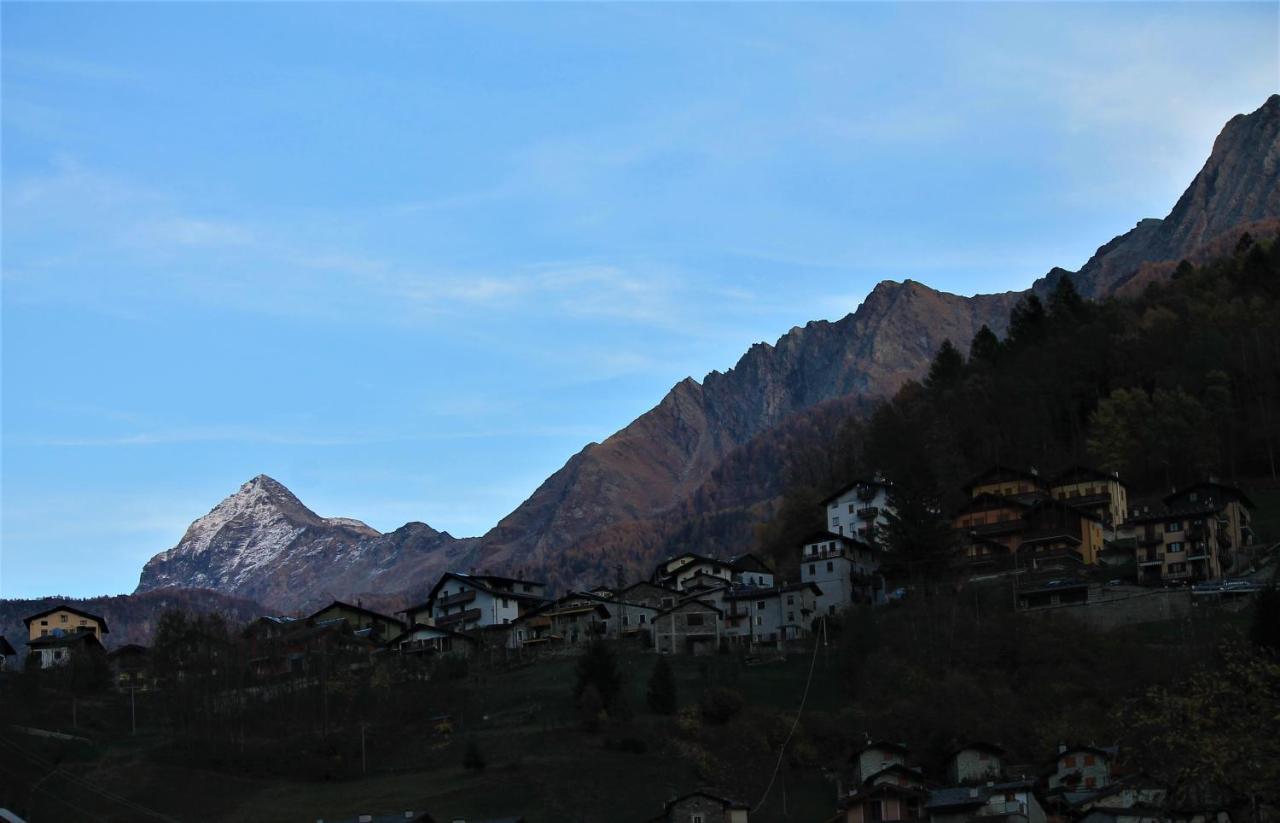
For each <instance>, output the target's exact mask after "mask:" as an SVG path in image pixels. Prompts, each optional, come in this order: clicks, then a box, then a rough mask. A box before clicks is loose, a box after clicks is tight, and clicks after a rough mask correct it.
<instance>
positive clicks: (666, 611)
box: [653, 598, 724, 620]
mask: <svg viewBox="0 0 1280 823" xmlns="http://www.w3.org/2000/svg"><path fill="white" fill-rule="evenodd" d="M695 605H696V606H705V607H706V608H708V609H711V611H713V612H715V613H716V614H719V615H723V614H724V612H723V611H721V610H720V608H719V607H717V606H716V605H715V604H714V603H708V602H707V601H705V600H698V599H697V598H689V599H687V600H682V601H680V602H679V603H677V604H676V605H674V606H672V607H671V608H669V609H663V610H662V611H660V612H658V613H657V614H655V615H654V616H653V618H654V619H655V620H657V619H658V618H659V617H662V616H663V615H664V614H671V613H672V612H678V611H681V610H683V609H685V608H687V607H689V606H695Z"/></svg>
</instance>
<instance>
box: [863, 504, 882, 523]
mask: <svg viewBox="0 0 1280 823" xmlns="http://www.w3.org/2000/svg"><path fill="white" fill-rule="evenodd" d="M879 514H880V509H879V508H877V507H875V506H863V507H862V508H860V509H858V517H860V518H862V519H863V520H874V519H875V518H876V516H877V515H879Z"/></svg>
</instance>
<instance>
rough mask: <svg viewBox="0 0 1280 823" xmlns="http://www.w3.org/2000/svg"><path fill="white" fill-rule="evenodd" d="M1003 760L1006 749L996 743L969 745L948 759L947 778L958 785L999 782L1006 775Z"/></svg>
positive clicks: (957, 750) (953, 753)
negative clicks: (989, 781)
mask: <svg viewBox="0 0 1280 823" xmlns="http://www.w3.org/2000/svg"><path fill="white" fill-rule="evenodd" d="M1003 758H1004V749H1002V748H1000V747H999V746H997V745H995V744H994V743H983V742H974V743H968V744H966V745H964V746H961V747H960V748H959V749H956V750H955V751H954V752H952V753H951V756H950V757H948V758H947V777H948V779H950V781H951V782H952V783H955V784H957V785H958V784H961V783H977V782H983V781H987V780H998V779H999V778H1000V777H1001V776H1003V774H1004V763H1003Z"/></svg>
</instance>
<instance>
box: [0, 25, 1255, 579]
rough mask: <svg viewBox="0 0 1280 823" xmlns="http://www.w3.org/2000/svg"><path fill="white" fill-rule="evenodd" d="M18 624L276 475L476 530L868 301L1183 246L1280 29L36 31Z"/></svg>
mask: <svg viewBox="0 0 1280 823" xmlns="http://www.w3.org/2000/svg"><path fill="white" fill-rule="evenodd" d="M0 9H2V10H0V14H2V15H3V21H2V22H3V44H2V45H3V55H2V57H0V60H2V61H3V63H2V69H3V82H2V89H0V90H2V100H0V102H2V104H3V169H2V171H3V250H2V251H3V258H2V263H3V281H2V285H3V314H2V321H3V386H2V388H3V477H2V479H3V488H2V491H0V505H2V512H0V514H2V517H3V523H2V533H0V537H2V539H3V545H2V547H0V552H2V553H0V596H5V597H24V596H36V595H42V594H52V593H63V594H72V595H91V594H101V593H114V592H121V591H129V590H132V588H133V587H134V585H136V582H137V576H138V572H139V570H140V569H141V566H142V564H143V563H144V562H145V561H146V559H147V558H148V557H150V556H151V555H152V554H153V553H155V552H157V551H161V550H163V549H166V548H168V547H170V546H172V545H173V544H174V543H176V542H177V540H178V539H179V537H180V536H181V534H182V531H183V529H184V528H185V527H186V525H187V524H188V523H189V522H190V521H191V520H193V519H195V518H196V517H199V516H200V515H202V514H204V513H205V512H207V511H208V510H209V509H210V508H211V507H212V506H213V505H215V504H216V503H217V502H218V500H220V499H221V498H222V497H224V496H225V495H226V494H228V493H230V492H232V491H234V490H235V489H236V488H237V487H238V486H239V484H240V483H242V482H244V481H245V480H247V479H249V478H250V477H252V476H254V475H256V474H258V473H267V474H270V475H272V476H273V477H275V478H277V479H278V480H280V481H282V482H284V483H285V484H286V485H288V486H289V487H290V488H292V489H293V490H294V491H295V493H297V494H298V495H299V496H300V497H301V498H302V500H303V501H304V502H306V503H307V504H308V505H310V506H311V507H312V508H313V509H315V510H316V511H318V512H319V513H320V514H323V515H343V516H351V517H358V518H361V519H364V520H366V521H367V522H369V523H370V524H371V525H373V526H375V527H377V528H380V529H384V530H386V529H392V528H395V527H396V526H399V525H401V524H402V523H404V522H406V521H409V520H423V521H425V522H428V523H430V524H432V525H433V526H435V527H437V528H440V529H447V530H449V531H450V532H452V533H454V534H455V535H474V534H480V533H483V532H484V531H485V530H487V529H488V528H489V527H490V526H492V525H493V524H494V523H495V522H497V520H498V519H499V518H500V517H502V516H503V515H505V514H506V513H507V512H509V511H510V510H512V509H513V508H514V507H515V506H516V505H518V504H519V503H520V502H521V501H522V500H523V499H524V498H525V497H527V496H528V494H529V493H531V492H532V491H533V489H534V488H535V487H536V486H537V484H538V483H539V482H540V481H541V480H542V479H544V478H545V477H546V476H547V475H549V474H550V473H551V472H553V471H554V470H556V469H557V468H559V467H560V466H561V465H562V464H563V462H564V461H565V460H566V459H567V458H568V457H569V456H570V455H572V454H573V453H574V452H576V451H578V450H579V449H580V448H582V446H583V445H585V444H586V443H588V442H590V441H593V440H594V441H599V440H602V439H604V438H605V437H607V436H608V435H609V434H611V433H612V432H614V431H616V430H617V429H618V428H620V427H622V426H624V425H625V424H626V423H627V422H628V421H630V420H631V419H633V418H634V417H636V416H637V415H638V414H640V413H642V412H643V411H645V410H646V409H648V408H650V407H651V406H652V405H653V404H655V403H656V402H657V401H658V400H659V399H660V398H661V396H662V395H663V393H664V392H665V391H666V390H667V389H668V388H669V387H670V386H671V385H672V384H673V383H675V382H677V381H679V380H680V379H682V378H684V377H685V376H689V375H692V376H694V377H696V378H701V377H702V375H704V374H705V373H706V372H708V371H710V370H712V369H725V368H728V367H729V366H731V365H733V363H734V362H735V361H736V359H737V357H738V356H739V355H740V354H741V353H742V352H743V351H745V350H746V349H747V347H748V346H749V345H750V344H751V343H753V342H756V341H761V340H766V341H773V340H775V339H776V338H777V337H778V336H779V335H781V334H783V333H785V332H786V331H787V330H788V329H790V328H791V327H793V326H796V325H801V324H803V323H804V322H806V321H808V320H812V319H818V318H829V319H835V318H839V317H841V316H843V315H845V314H846V313H848V312H850V311H852V310H853V309H855V308H856V307H857V305H858V304H859V302H861V299H862V298H863V296H864V295H865V294H866V293H867V291H868V290H869V289H870V288H871V287H872V286H873V285H874V284H875V283H876V282H878V281H879V280H883V279H890V278H891V279H902V278H906V277H910V278H913V279H917V280H920V281H923V282H925V283H928V284H930V285H933V286H935V287H938V288H942V289H946V290H949V291H955V292H959V293H965V294H971V293H975V292H985V291H1001V290H1007V289H1017V288H1023V287H1025V286H1026V285H1027V284H1029V283H1030V281H1031V280H1032V279H1033V278H1035V277H1037V276H1039V275H1041V274H1043V273H1044V272H1045V271H1047V270H1048V269H1049V268H1050V267H1051V266H1054V265H1062V266H1067V267H1072V268H1074V267H1078V266H1079V265H1080V264H1081V263H1083V262H1084V261H1085V259H1087V257H1088V256H1089V255H1090V254H1091V253H1092V252H1093V250H1094V249H1095V248H1096V247H1097V246H1098V245H1100V244H1101V243H1103V242H1105V241H1106V240H1108V239H1110V238H1111V237H1112V236H1113V235H1115V234H1118V233H1120V232H1122V231H1124V230H1126V229H1128V228H1129V227H1130V226H1132V225H1133V224H1134V223H1135V222H1136V221H1137V220H1138V219H1140V218H1143V217H1150V216H1163V215H1164V214H1166V213H1167V212H1168V210H1169V208H1170V206H1171V205H1172V204H1173V202H1174V201H1175V200H1176V198H1177V196H1178V195H1179V194H1180V193H1181V192H1182V190H1183V188H1184V187H1185V186H1186V184H1187V183H1188V182H1189V181H1190V179H1191V177H1192V176H1193V175H1194V173H1195V172H1196V170H1197V169H1198V168H1199V166H1200V164H1201V163H1202V162H1203V160H1204V158H1205V156H1206V155H1207V154H1208V151H1209V149H1210V147H1211V145H1212V141H1213V138H1214V136H1215V135H1216V134H1217V132H1218V130H1219V129H1220V128H1221V126H1222V124H1223V123H1224V122H1225V121H1226V120H1227V119H1228V118H1229V117H1230V116H1232V115H1234V114H1236V113H1238V112H1244V111H1252V110H1253V109H1255V108H1257V107H1258V106H1259V105H1261V103H1262V102H1263V100H1264V99H1265V98H1266V96H1267V95H1268V94H1270V93H1272V92H1275V91H1276V90H1277V89H1280V76H1278V72H1280V56H1278V55H1277V35H1278V28H1277V27H1278V19H1277V6H1276V5H1275V4H1274V3H1256V4H1248V5H1234V4H1179V5H1159V4H1136V3H1135V4H1114V5H1108V4H1079V5H1072V4H1051V5H1015V4H971V5H970V4H950V5H928V4H911V5H877V4H853V5H785V6H782V5H727V4H726V5H697V6H694V5H536V6H534V5H500V4H492V5H488V4H486V5H408V4H404V5H371V4H368V5H358V6H356V5H340V4H325V5H301V4H274V5H250V4H243V5H238V4H218V5H195V4H190V5H188V4H144V5H119V4H83V5H66V4H29V5H28V4H17V3H5V4H3V6H2V7H0Z"/></svg>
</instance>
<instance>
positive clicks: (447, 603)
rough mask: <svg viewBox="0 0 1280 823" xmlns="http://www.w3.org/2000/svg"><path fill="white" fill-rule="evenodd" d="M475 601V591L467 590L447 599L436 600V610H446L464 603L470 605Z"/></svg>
mask: <svg viewBox="0 0 1280 823" xmlns="http://www.w3.org/2000/svg"><path fill="white" fill-rule="evenodd" d="M475 599H476V592H475V589H468V590H467V591H465V592H459V593H457V594H451V595H449V596H448V597H442V598H439V599H438V600H436V608H437V609H448V608H450V607H452V606H460V605H462V604H464V603H470V602H471V601H472V600H475Z"/></svg>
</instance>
